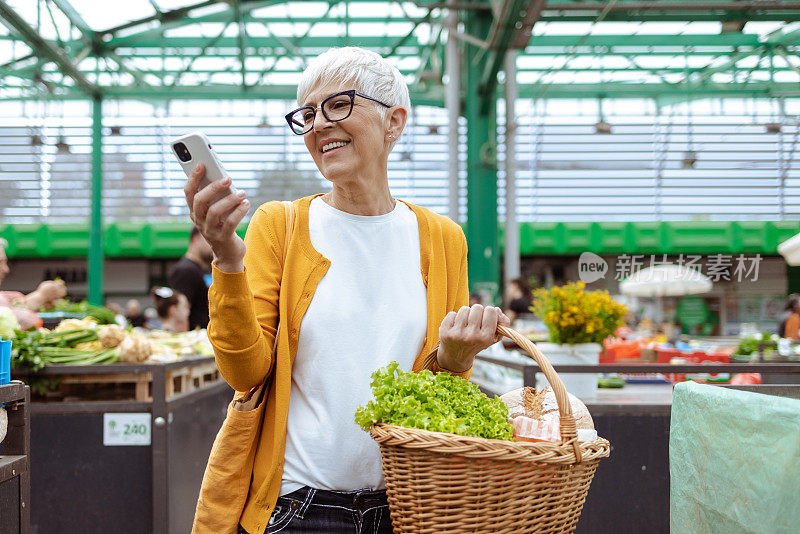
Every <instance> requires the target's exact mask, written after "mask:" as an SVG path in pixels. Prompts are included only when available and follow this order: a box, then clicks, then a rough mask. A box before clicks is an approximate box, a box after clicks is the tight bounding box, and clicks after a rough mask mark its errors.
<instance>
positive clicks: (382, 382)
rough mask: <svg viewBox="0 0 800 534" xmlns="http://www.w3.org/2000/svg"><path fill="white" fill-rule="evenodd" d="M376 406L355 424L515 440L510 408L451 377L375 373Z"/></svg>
mask: <svg viewBox="0 0 800 534" xmlns="http://www.w3.org/2000/svg"><path fill="white" fill-rule="evenodd" d="M371 386H372V393H373V395H374V396H375V399H374V400H371V401H369V402H368V403H367V405H366V406H359V407H358V409H357V410H356V414H355V421H356V424H357V425H359V426H360V427H361V428H363V429H364V430H365V431H368V430H369V428H370V427H371V426H372V425H373V424H375V423H387V424H390V425H397V426H403V427H406V428H420V429H423V430H431V431H434V432H448V433H451V434H459V435H462V436H476V437H481V438H488V439H504V440H511V439H512V429H511V425H510V424H509V423H508V407H507V406H506V405H505V404H504V403H503V401H501V400H500V399H499V398H497V397H495V398H494V399H490V398H489V397H487V396H486V395H484V394H483V393H482V392H481V390H480V389H478V386H476V385H475V384H473V383H471V382H468V381H466V380H464V379H463V378H458V377H455V376H453V375H451V374H450V373H436V374H434V373H432V372H430V371H428V370H424V371H422V372H420V373H409V372H406V371H403V370H401V369H399V368H398V364H397V362H391V363H390V364H389V365H387V366H386V367H382V368H381V369H378V370H377V371H375V372H374V373H372V382H371Z"/></svg>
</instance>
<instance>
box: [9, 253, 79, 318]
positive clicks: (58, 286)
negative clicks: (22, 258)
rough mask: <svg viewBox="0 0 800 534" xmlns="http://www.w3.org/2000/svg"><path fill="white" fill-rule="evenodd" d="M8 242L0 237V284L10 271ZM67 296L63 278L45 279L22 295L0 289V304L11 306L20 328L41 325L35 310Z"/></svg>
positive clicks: (45, 307)
mask: <svg viewBox="0 0 800 534" xmlns="http://www.w3.org/2000/svg"><path fill="white" fill-rule="evenodd" d="M7 246H8V242H7V241H6V240H5V239H0V284H2V283H3V279H4V278H5V277H6V276H7V275H8V274H9V273H10V272H11V269H10V268H9V267H8V256H6V247H7ZM66 296H67V286H66V284H65V283H64V281H63V280H45V281H44V282H42V283H41V284H39V286H38V287H37V288H36V290H35V291H33V292H31V293H28V294H27V295H23V294H22V293H20V292H18V291H0V306H4V307H8V308H11V311H13V312H14V315H15V316H16V318H17V321H18V322H19V324H20V328H21V329H22V330H27V329H29V328H33V327H40V326H42V320H41V319H40V318H39V316H38V315H37V314H36V312H38V311H40V310H43V309H47V308H51V307H52V306H54V305H55V303H56V301H57V300H59V299H62V298H64V297H66Z"/></svg>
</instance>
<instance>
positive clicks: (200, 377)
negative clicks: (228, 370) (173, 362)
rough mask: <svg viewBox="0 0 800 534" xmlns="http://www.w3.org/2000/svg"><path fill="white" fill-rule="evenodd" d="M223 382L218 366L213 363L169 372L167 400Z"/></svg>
mask: <svg viewBox="0 0 800 534" xmlns="http://www.w3.org/2000/svg"><path fill="white" fill-rule="evenodd" d="M219 380H221V378H220V376H219V370H218V369H217V364H216V363H214V362H213V361H212V362H208V363H204V364H202V365H195V366H192V367H183V368H181V369H175V370H171V371H167V398H168V399H169V398H170V397H172V396H173V395H177V394H179V393H189V392H191V391H196V390H198V389H201V388H203V387H205V386H208V385H210V384H213V383H215V382H218V381H219Z"/></svg>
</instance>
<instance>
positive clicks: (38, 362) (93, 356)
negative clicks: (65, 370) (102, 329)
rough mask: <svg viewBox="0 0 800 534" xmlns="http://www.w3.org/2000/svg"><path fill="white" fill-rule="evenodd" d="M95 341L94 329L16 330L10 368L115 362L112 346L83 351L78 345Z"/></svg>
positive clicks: (34, 368) (95, 333) (115, 353)
mask: <svg viewBox="0 0 800 534" xmlns="http://www.w3.org/2000/svg"><path fill="white" fill-rule="evenodd" d="M96 340H97V331H96V330H94V329H80V330H62V331H53V332H47V331H40V330H33V331H30V332H21V331H17V338H16V339H15V340H14V344H13V346H12V351H11V365H12V367H26V368H28V369H31V370H33V371H38V370H39V369H41V368H42V367H44V366H45V365H54V364H68V365H93V364H98V363H112V362H115V361H117V351H116V350H115V349H101V350H82V349H80V348H75V347H76V346H77V345H81V344H83V343H89V342H92V341H96Z"/></svg>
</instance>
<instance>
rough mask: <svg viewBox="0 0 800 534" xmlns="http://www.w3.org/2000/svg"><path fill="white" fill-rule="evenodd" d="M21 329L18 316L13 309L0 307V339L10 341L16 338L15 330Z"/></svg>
mask: <svg viewBox="0 0 800 534" xmlns="http://www.w3.org/2000/svg"><path fill="white" fill-rule="evenodd" d="M18 328H19V321H17V316H16V315H14V312H13V311H11V308H6V307H0V339H4V340H6V341H8V340H9V339H11V338H13V337H14V330H17V329H18Z"/></svg>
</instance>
